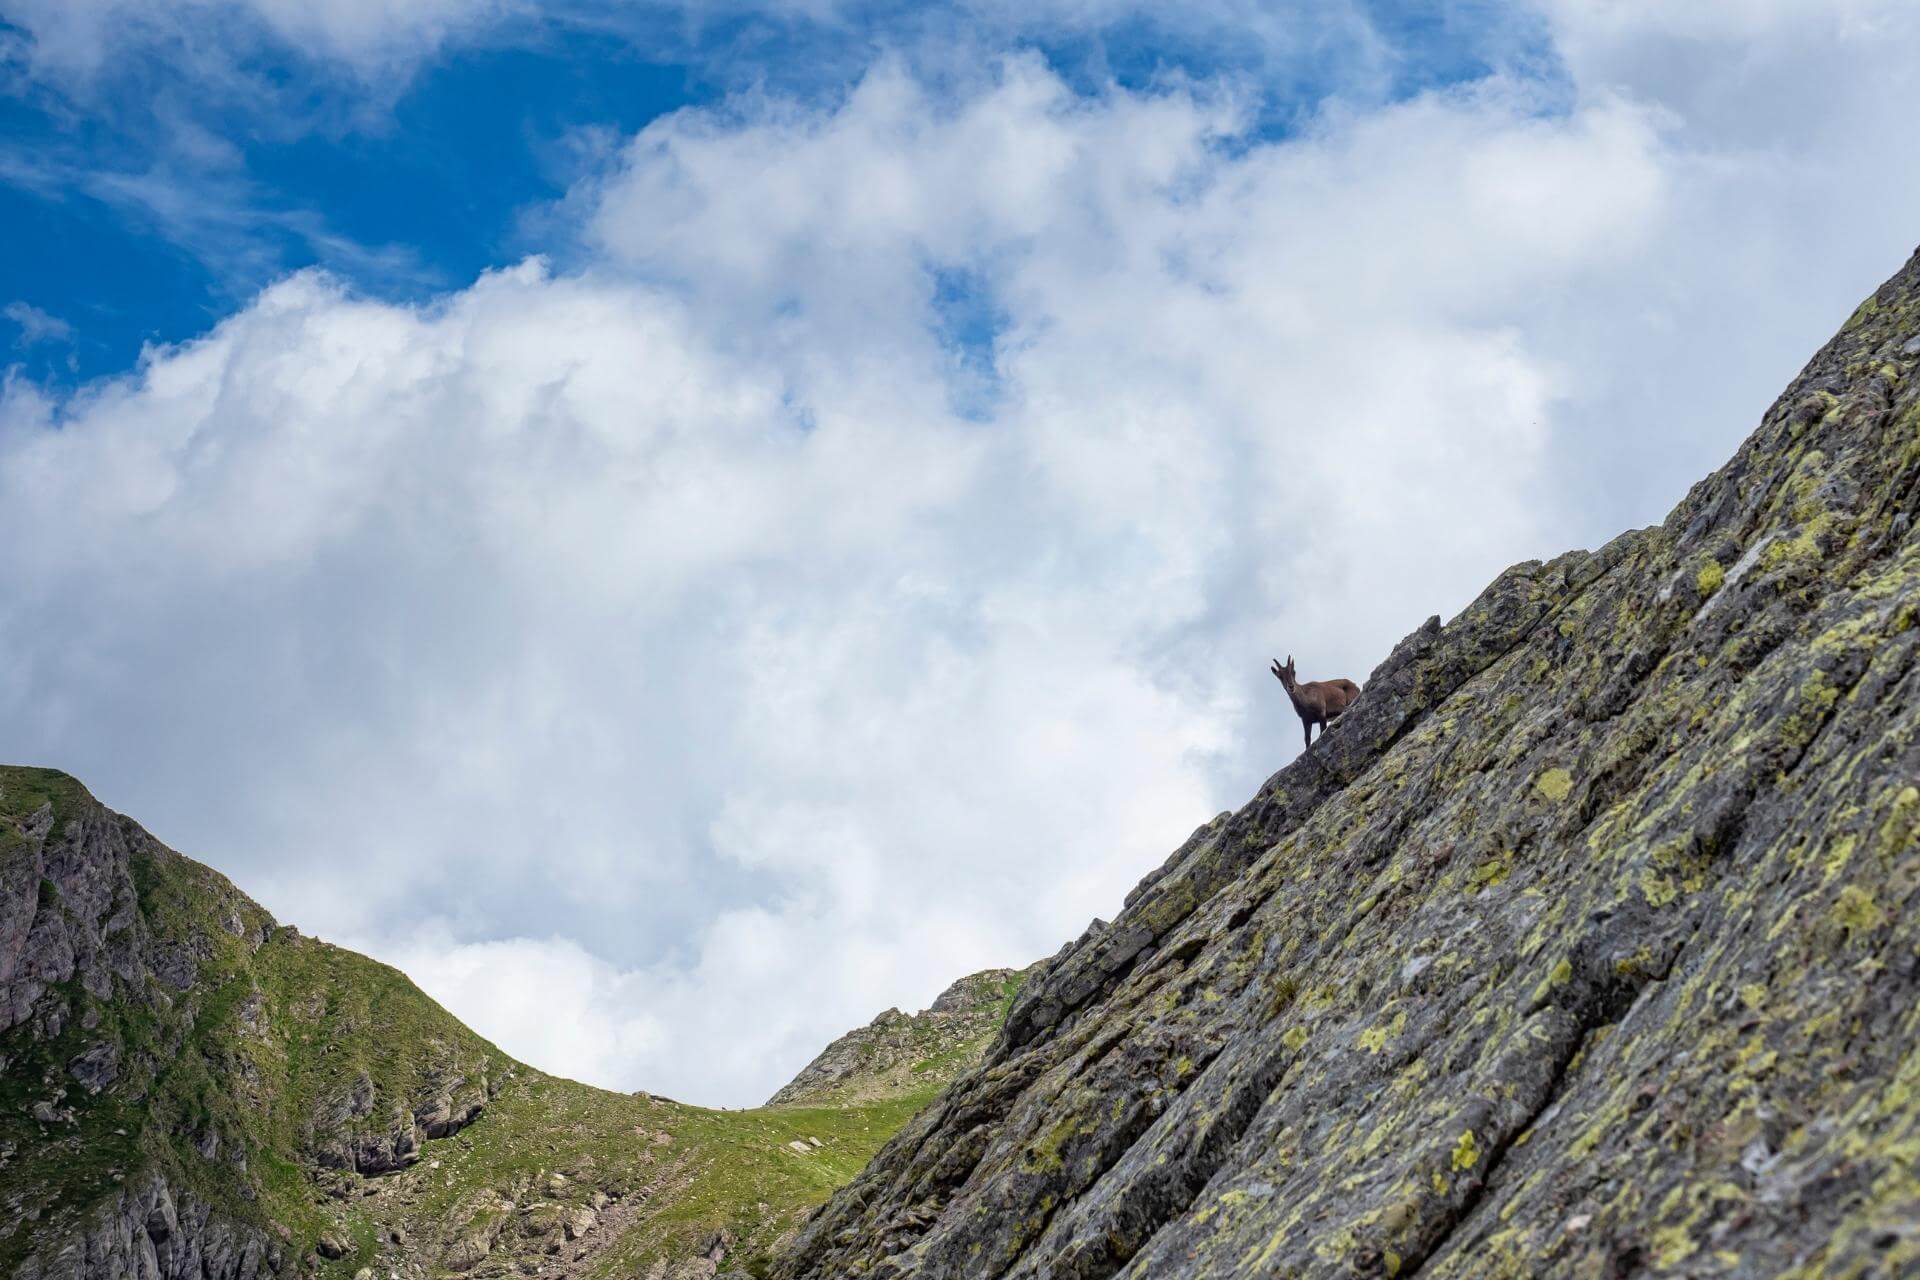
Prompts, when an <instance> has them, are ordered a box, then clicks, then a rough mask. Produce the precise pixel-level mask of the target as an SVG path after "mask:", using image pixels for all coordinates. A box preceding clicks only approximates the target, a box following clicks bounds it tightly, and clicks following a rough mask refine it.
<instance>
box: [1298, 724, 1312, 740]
mask: <svg viewBox="0 0 1920 1280" xmlns="http://www.w3.org/2000/svg"><path fill="white" fill-rule="evenodd" d="M1300 732H1301V733H1304V734H1306V735H1307V745H1308V746H1309V747H1310V746H1312V745H1313V721H1311V720H1302V721H1301V722H1300Z"/></svg>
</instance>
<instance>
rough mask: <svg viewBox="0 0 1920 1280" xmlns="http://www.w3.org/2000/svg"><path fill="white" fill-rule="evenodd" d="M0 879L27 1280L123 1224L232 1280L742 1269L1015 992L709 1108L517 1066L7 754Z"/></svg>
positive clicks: (7, 1157)
mask: <svg viewBox="0 0 1920 1280" xmlns="http://www.w3.org/2000/svg"><path fill="white" fill-rule="evenodd" d="M0 886H3V887H4V889H5V897H4V903H5V906H4V907H0V1013H4V1015H5V1016H4V1019H3V1021H4V1023H5V1025H4V1029H0V1055H4V1066H5V1072H4V1083H3V1084H0V1271H4V1272H7V1273H15V1272H18V1273H19V1274H22V1275H27V1276H41V1275H54V1274H75V1275H84V1274H93V1273H96V1272H97V1271H98V1270H100V1269H101V1268H102V1267H104V1266H105V1265H106V1264H105V1262H104V1261H103V1260H102V1251H103V1250H105V1251H109V1252H112V1251H116V1250H120V1249H123V1248H125V1247H127V1246H126V1244H125V1240H126V1239H130V1240H132V1241H134V1244H135V1246H136V1249H135V1251H136V1252H138V1250H139V1248H148V1249H151V1250H152V1251H153V1252H154V1253H155V1254H156V1256H157V1257H158V1259H159V1265H160V1267H161V1269H162V1271H163V1273H165V1272H166V1269H167V1267H168V1266H170V1265H172V1266H175V1267H177V1268H179V1269H181V1271H182V1273H183V1274H187V1273H191V1274H198V1272H199V1270H200V1269H204V1258H205V1255H208V1254H209V1253H213V1254H218V1255H219V1257H220V1258H221V1259H223V1261H222V1264H221V1265H222V1266H223V1267H224V1268H225V1270H226V1271H227V1272H228V1273H230V1274H232V1275H234V1276H236V1277H239V1278H241V1280H246V1278H248V1277H254V1276H264V1275H269V1274H276V1273H292V1272H311V1273H317V1274H322V1275H338V1276H340V1277H342V1278H343V1280H344V1278H345V1277H350V1276H353V1275H354V1274H356V1273H357V1272H358V1271H359V1270H360V1269H361V1268H363V1267H369V1266H371V1267H374V1268H376V1270H377V1271H378V1272H379V1273H380V1274H382V1275H385V1274H388V1273H393V1274H399V1275H406V1276H423V1277H424V1276H433V1275H442V1274H455V1273H465V1274H471V1275H500V1274H505V1273H506V1272H508V1271H510V1270H518V1271H525V1272H538V1273H545V1274H556V1275H561V1274H564V1275H582V1276H585V1275H608V1276H612V1275H638V1276H647V1275H649V1274H652V1273H654V1272H655V1271H657V1272H658V1273H659V1274H660V1275H662V1276H664V1275H666V1274H667V1273H668V1271H669V1270H670V1269H671V1268H673V1267H675V1266H679V1265H681V1264H684V1263H686V1262H688V1260H690V1259H697V1258H706V1259H708V1260H709V1261H715V1260H718V1258H720V1257H724V1259H725V1265H726V1266H727V1267H728V1268H730V1269H742V1268H745V1269H749V1270H755V1269H758V1268H759V1267H760V1266H761V1265H762V1264H763V1263H764V1261H765V1256H766V1252H767V1249H768V1248H769V1246H770V1245H771V1244H772V1242H773V1241H774V1240H775V1238H777V1237H778V1236H779V1235H780V1234H781V1233H782V1232H784V1231H786V1230H787V1229H788V1228H789V1227H790V1226H791V1225H792V1224H793V1223H794V1222H795V1221H796V1220H797V1219H798V1217H799V1216H801V1215H802V1214H803V1213H804V1212H805V1211H806V1210H807V1209H809V1208H810V1207H812V1206H813V1205H815V1204H818V1203H819V1202H820V1201H821V1200H823V1199H825V1197H826V1196H827V1195H828V1194H829V1193H830V1192H831V1191H832V1190H833V1188H835V1187H837V1186H839V1185H840V1184H841V1183H843V1182H845V1181H846V1180H847V1179H848V1178H850V1177H851V1176H852V1175H853V1174H854V1173H856V1172H857V1171H858V1170H859V1169H860V1167H861V1166H862V1165H864V1164H865V1162H866V1160H867V1159H868V1158H869V1157H870V1156H871V1155H872V1153H873V1152H874V1151H875V1150H876V1149H877V1148H878V1147H879V1146H880V1144H881V1143H882V1142H884V1141H885V1140H886V1138H888V1137H889V1136H890V1135H891V1134H893V1133H894V1132H895V1131H896V1130H897V1129H898V1128H899V1127H900V1126H901V1125H902V1124H903V1123H905V1121H906V1120H907V1119H908V1118H909V1117H911V1116H912V1115H913V1114H914V1112H915V1111H917V1110H918V1109H919V1108H920V1107H922V1106H923V1105H925V1103H926V1102H927V1101H929V1100H930V1099H931V1098H932V1097H933V1096H934V1095H935V1094H936V1093H937V1092H938V1090H939V1088H940V1087H941V1086H942V1085H943V1084H944V1083H945V1081H946V1080H947V1079H948V1078H950V1077H951V1075H952V1074H953V1073H954V1071H956V1070H958V1069H959V1068H960V1067H961V1066H964V1065H966V1064H967V1063H969V1062H971V1061H972V1060H973V1059H975V1058H977V1057H978V1055H979V1053H980V1052H981V1051H982V1050H983V1049H984V1046H985V1040H986V1038H987V1037H988V1036H990V1035H991V1034H992V1031H993V1030H994V1029H995V1027H997V1025H998V1016H999V1013H1000V1012H1001V1011H1003V1009H1002V1007H1001V1005H1000V1004H999V1003H996V1012H995V1015H994V1017H993V1018H992V1019H991V1020H990V1021H981V1020H980V1019H978V1018H974V1019H973V1020H971V1021H969V1022H968V1023H967V1024H966V1030H967V1035H966V1036H962V1037H959V1038H955V1037H954V1036H952V1035H951V1034H949V1035H947V1036H945V1037H944V1038H943V1039H942V1040H941V1056H940V1058H939V1060H938V1061H937V1062H929V1063H926V1064H924V1065H922V1066H921V1067H920V1069H918V1070H914V1071H910V1072H908V1073H907V1074H906V1075H905V1076H904V1077H903V1078H902V1079H901V1080H899V1081H897V1082H896V1084H895V1085H894V1086H891V1087H871V1088H866V1089H863V1090H861V1091H859V1092H860V1095H861V1096H860V1097H859V1098H858V1099H857V1100H853V1101H847V1102H841V1103H835V1104H829V1105H820V1104H818V1100H815V1104H814V1105H796V1106H783V1107H769V1108H763V1109H760V1110H756V1111H739V1112H734V1111H712V1110H707V1109H703V1108H699V1107H691V1106H686V1105H683V1104H680V1103H677V1102H671V1101H668V1100H666V1099H661V1098H654V1097H650V1096H648V1095H645V1094H638V1095H627V1094H619V1093H610V1092H607V1091H605V1090H600V1089H594V1088H590V1087H588V1086H585V1085H581V1084H578V1083H575V1082H573V1081H569V1080H562V1079H557V1078H555V1077H552V1076H548V1075H545V1074H543V1073H541V1072H539V1071H537V1070H534V1069H533V1068H531V1067H528V1066H526V1065H525V1064H523V1063H518V1062H515V1061H514V1060H513V1059H511V1058H509V1057H508V1056H507V1055H506V1054H504V1053H502V1052H501V1051H500V1050H499V1049H498V1048H496V1047H495V1046H493V1045H491V1044H489V1043H487V1042H486V1041H485V1040H483V1039H481V1038H480V1037H479V1036H477V1035H475V1034H474V1033H473V1032H472V1031H470V1030H468V1029H467V1028H466V1027H465V1026H463V1025H462V1024H461V1023H460V1022H459V1021H458V1020H457V1019H455V1018H454V1017H453V1016H452V1015H450V1014H449V1013H447V1011H446V1010H444V1009H442V1008H441V1007H440V1006H439V1005H437V1004H435V1003H434V1002H433V1001H432V1000H431V999H429V998H428V997H427V996H426V995H425V994H424V993H423V992H421V991H420V990H419V988H417V987H416V986H414V985H413V983H412V982H410V981H409V980H408V979H407V978H406V976H405V975H404V974H402V973H400V972H398V971H397V970H395V969H392V968H390V967H388V966H386V965H382V964H379V963H377V962H375V961H372V960H369V959H367V958H366V957H364V956H360V955H356V954H354V953H353V952H350V951H345V950H342V949H340V948H338V947H334V946H330V945H328V944H327V943H324V942H321V941H318V940H316V939H313V938H308V937H303V936H302V935H301V934H300V933H299V932H298V931H297V930H295V929H293V928H291V927H287V926H281V925H278V924H276V923H275V922H274V920H273V919H272V918H271V917H270V916H269V915H268V914H267V913H266V912H265V911H264V910H263V909H261V908H260V907H259V906H258V905H256V904H255V903H253V902H252V901H251V900H249V899H248V898H247V897H246V896H245V895H244V894H242V893H241V892H240V891H239V890H237V889H236V888H234V886H233V885H232V884H230V883H229V882H228V881H227V880H226V879H224V878H223V877H221V876H220V875H218V874H217V873H215V872H213V871H211V870H210V869H208V868H206V867H204V866H202V865H200V864H199V863H196V862H194V861H192V860H191V859H188V858H185V857H182V856H181V855H179V854H177V853H174V852H172V851H171V850H169V849H167V848H165V847H164V846H162V845H160V844H159V843H158V842H157V841H155V840H153V839H152V838H151V837H150V836H148V835H147V834H146V833H145V832H144V831H142V830H141V829H140V828H139V827H138V826H137V825H136V824H134V823H133V822H131V821H129V820H127V819H124V818H121V817H119V816H118V815H115V814H113V813H111V812H109V811H108V810H106V809H105V808H103V807H102V806H100V805H99V804H98V803H97V802H95V801H94V800H93V798H92V797H91V796H89V795H88V794H87V792H86V791H85V789H84V788H83V787H81V786H80V785H79V784H78V783H77V782H75V781H74V780H73V779H71V778H69V777H67V776H66V775H64V774H60V773H56V772H52V771H49V770H39V769H25V768H12V767H6V768H0ZM996 1001H998V997H996ZM156 1188H157V1189H158V1190H155V1189H156ZM156 1197H157V1199H156ZM156 1204H160V1205H161V1206H162V1207H161V1208H155V1205H156ZM156 1215H157V1216H159V1217H163V1218H166V1219H167V1223H165V1224H163V1225H162V1226H161V1227H159V1228H150V1227H149V1225H148V1224H149V1220H151V1219H154V1218H155V1217H156ZM90 1233H91V1234H90ZM143 1234H144V1235H145V1243H144V1244H142V1236H143ZM123 1237H124V1239H123ZM63 1248H64V1249H66V1250H67V1254H66V1255H65V1260H64V1261H62V1253H61V1251H62V1249H63ZM169 1250H171V1251H172V1252H171V1254H170V1253H169ZM170 1259H171V1261H170ZM696 1269H698V1268H696Z"/></svg>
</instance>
